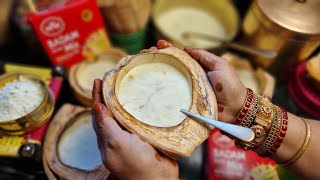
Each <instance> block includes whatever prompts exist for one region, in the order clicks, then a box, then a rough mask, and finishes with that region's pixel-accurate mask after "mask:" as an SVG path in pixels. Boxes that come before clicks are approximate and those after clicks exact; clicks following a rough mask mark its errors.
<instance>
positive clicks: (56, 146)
mask: <svg viewBox="0 0 320 180" xmlns="http://www.w3.org/2000/svg"><path fill="white" fill-rule="evenodd" d="M43 151H44V152H43V164H44V167H45V172H46V173H47V176H48V178H49V179H107V178H108V176H109V175H110V172H109V171H108V170H107V169H106V168H105V166H104V165H103V163H102V160H101V155H100V152H99V150H98V145H97V139H96V136H95V132H94V131H93V127H92V118H91V111H90V110H87V109H85V108H83V107H79V106H73V105H71V104H65V105H63V106H62V107H61V109H60V110H59V111H58V113H57V114H56V116H55V117H54V119H53V120H52V122H51V123H50V125H49V128H48V131H47V134H46V137H45V141H44V150H43Z"/></svg>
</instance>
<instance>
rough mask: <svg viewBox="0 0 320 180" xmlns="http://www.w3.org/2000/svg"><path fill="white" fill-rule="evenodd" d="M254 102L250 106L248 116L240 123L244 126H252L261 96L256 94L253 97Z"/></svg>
mask: <svg viewBox="0 0 320 180" xmlns="http://www.w3.org/2000/svg"><path fill="white" fill-rule="evenodd" d="M253 98H254V99H253V102H252V103H251V106H250V111H249V113H248V114H247V116H246V118H245V119H244V120H243V121H242V122H241V123H240V126H243V127H250V126H251V124H252V122H253V121H254V119H255V118H256V114H257V111H258V108H259V101H260V97H259V96H254V97H253Z"/></svg>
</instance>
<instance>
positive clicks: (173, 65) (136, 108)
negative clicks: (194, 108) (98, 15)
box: [116, 54, 192, 127]
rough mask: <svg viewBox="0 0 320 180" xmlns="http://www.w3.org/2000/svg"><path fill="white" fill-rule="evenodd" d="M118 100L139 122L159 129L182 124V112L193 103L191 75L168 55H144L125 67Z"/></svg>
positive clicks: (183, 117) (118, 85)
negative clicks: (181, 110)
mask: <svg viewBox="0 0 320 180" xmlns="http://www.w3.org/2000/svg"><path fill="white" fill-rule="evenodd" d="M116 97H117V99H118V101H119V103H120V104H121V105H122V107H123V108H124V109H125V110H126V111H127V112H128V113H130V114H131V115H132V116H133V117H135V118H136V119H137V120H139V121H141V122H143V123H145V124H148V125H151V126H156V127H172V126H176V125H179V124H180V123H181V122H182V121H183V120H184V119H185V118H186V116H185V115H184V114H183V113H181V112H180V109H189V108H190V106H191V103H192V85H191V76H190V73H189V72H188V71H187V69H186V68H185V67H184V66H183V65H182V64H180V63H179V62H177V60H175V59H173V57H171V56H168V55H159V54H156V55H140V56H137V57H135V58H134V59H133V60H132V61H131V62H130V64H129V65H127V66H126V67H124V68H123V69H122V70H121V71H120V73H119V75H118V78H117V81H116Z"/></svg>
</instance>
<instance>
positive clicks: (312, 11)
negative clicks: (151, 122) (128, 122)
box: [0, 0, 320, 180]
mask: <svg viewBox="0 0 320 180" xmlns="http://www.w3.org/2000/svg"><path fill="white" fill-rule="evenodd" d="M82 1H83V2H86V1H88V2H91V3H90V4H89V3H88V4H86V3H83V5H82V4H81V3H79V2H82ZM77 3H78V5H77ZM77 8H78V9H80V10H81V12H82V10H88V9H89V10H88V12H89V13H87V14H82V16H81V17H82V18H83V20H84V21H90V23H91V24H90V25H87V26H86V25H85V24H83V23H81V22H78V21H77V20H76V19H72V18H74V17H73V15H74V14H76V13H77V12H78V10H77ZM80 10H79V11H80ZM96 10H97V11H96ZM91 11H92V12H93V13H92V14H91V13H90V12H91ZM68 13H69V14H68ZM0 14H1V15H0V74H6V73H9V72H11V71H12V69H15V71H20V70H21V71H23V70H22V69H24V68H25V67H29V66H30V67H31V68H36V69H42V68H43V69H45V70H48V72H49V74H50V78H55V77H57V78H58V79H60V80H61V82H60V83H61V84H59V86H58V89H59V90H58V93H57V94H59V96H57V99H56V102H55V112H56V111H57V110H58V109H59V108H60V107H61V106H62V105H63V104H65V103H71V104H75V105H82V106H86V105H87V104H88V103H85V102H84V101H83V98H82V99H81V98H79V94H77V92H76V90H74V87H72V83H71V82H70V71H71V69H72V67H73V66H76V65H77V64H78V63H80V62H82V61H86V60H89V61H90V60H92V59H95V58H96V57H98V56H99V55H100V54H101V53H102V52H104V51H105V50H107V49H109V48H111V49H113V48H116V49H118V50H120V51H121V53H123V54H130V55H131V54H137V53H139V52H140V51H141V50H143V49H146V48H149V47H151V46H154V45H155V44H156V42H157V40H159V39H165V40H168V41H169V42H171V43H173V44H174V45H175V46H177V47H181V48H182V47H184V46H186V45H188V46H192V47H196V48H201V49H205V50H208V51H210V52H212V53H215V54H217V55H220V56H222V57H224V58H225V59H227V60H228V61H230V63H231V64H232V65H233V66H234V67H235V69H236V70H237V73H238V74H239V76H240V78H241V80H242V82H243V83H244V84H245V85H246V86H247V87H250V88H251V89H253V90H254V91H255V93H259V94H264V95H267V96H269V97H272V101H273V102H274V103H275V104H277V105H279V106H281V107H284V108H285V109H287V110H288V111H289V112H291V113H293V114H296V115H299V116H303V117H307V118H317V119H320V113H319V112H320V48H319V44H320V18H319V17H320V2H319V1H318V0H282V1H277V0H242V1H240V0H118V1H117V0H98V1H97V2H96V1H95V0H81V1H76V0H69V1H68V0H1V1H0ZM58 15H61V17H62V16H63V17H64V18H65V19H63V20H64V23H65V24H63V25H64V26H65V29H67V30H69V29H70V32H71V31H73V30H74V29H75V30H74V31H76V30H77V31H78V35H79V36H80V39H81V38H82V37H84V39H85V40H83V41H82V40H81V41H80V40H79V44H77V46H79V49H80V50H81V53H79V54H80V55H78V54H77V55H74V56H72V58H69V59H68V58H67V59H66V58H65V57H66V54H68V53H69V52H66V51H65V52H59V54H58V53H57V51H58V50H57V49H52V48H51V47H50V46H48V41H49V40H52V43H57V44H59V43H64V42H63V41H67V40H61V39H59V35H61V34H58V35H54V34H55V33H56V32H54V31H52V29H48V28H49V27H50V26H47V27H45V28H47V29H45V30H47V31H48V32H49V33H51V34H50V36H46V35H43V34H42V33H43V29H41V27H42V25H43V23H42V20H43V19H45V18H47V17H50V16H55V17H58ZM100 15H101V16H100ZM68 18H70V19H68ZM49 25H50V24H49ZM39 29H40V30H39ZM91 29H92V30H91ZM97 30H102V31H99V33H100V32H102V35H101V33H100V34H99V36H98V35H97V36H95V37H93V36H92V37H91V36H90V37H91V39H89V35H87V32H89V31H90V32H91V31H92V32H98V31H97ZM52 34H53V35H52ZM51 35H52V36H51ZM67 35H68V34H66V36H65V38H72V36H71V35H70V37H69V35H68V37H67ZM87 36H88V37H87ZM50 38H51V39H50ZM52 38H57V39H52ZM86 38H87V39H86ZM92 39H93V40H92ZM89 40H91V41H92V42H89ZM52 46H53V45H52ZM50 48H51V49H50ZM118 54H119V53H118ZM60 57H61V58H60ZM62 57H63V58H64V60H61V59H63V58H62ZM70 57H71V55H70ZM59 58H60V59H59ZM29 71H30V70H29ZM29 71H28V72H29ZM31 71H32V70H31ZM80 94H81V93H80ZM84 96H85V95H84ZM89 104H90V103H89ZM0 113H1V112H0ZM43 129H44V130H43V132H44V133H42V137H41V138H38V140H39V142H40V143H36V144H34V143H32V141H30V139H29V140H26V139H28V138H27V137H26V135H24V136H23V138H24V139H25V140H24V141H23V142H21V143H18V144H15V145H13V142H15V140H8V138H5V139H4V138H3V137H2V139H0V144H1V146H3V147H0V148H2V149H1V150H0V151H1V153H0V156H1V158H0V179H47V176H46V174H45V172H44V170H43V165H42V162H41V159H42V158H41V155H42V154H41V152H42V151H41V149H42V144H41V141H42V139H43V136H44V134H45V130H46V128H43ZM10 137H11V136H10ZM28 137H29V136H28ZM32 137H33V136H32ZM12 138H13V137H12ZM13 139H15V138H13ZM31 139H32V138H31ZM213 139H214V133H212V135H211V136H210V138H209V140H208V141H209V142H205V143H204V144H203V145H201V146H199V148H198V149H197V150H196V151H195V152H194V153H193V155H192V156H191V157H189V158H184V159H180V160H179V167H180V176H181V178H182V179H190V180H191V179H245V178H250V177H251V178H254V176H253V174H254V173H253V170H252V169H254V167H255V166H254V165H257V164H267V165H270V164H271V165H272V167H275V168H274V169H273V171H275V172H276V173H277V174H276V175H274V176H271V175H270V177H273V178H275V179H279V178H280V179H286V178H289V177H290V178H293V177H292V176H291V175H290V174H288V173H287V172H285V171H284V170H283V169H281V168H280V167H277V166H276V164H274V162H269V161H268V162H264V160H261V159H255V158H256V157H253V158H252V159H254V160H252V159H251V160H250V162H249V161H248V162H244V161H243V162H242V161H241V162H236V163H235V161H236V160H232V162H233V163H235V165H234V166H236V167H232V165H230V164H229V165H225V164H223V165H221V164H220V163H217V161H216V160H215V159H214V157H213V154H214V150H215V148H217V145H216V144H215V143H213ZM215 139H218V137H215ZM9 141H10V142H9ZM13 147H14V148H16V150H15V151H14V153H13V154H12V153H11V154H10V153H7V152H8V149H10V148H13ZM218 149H219V148H218ZM231 151H233V150H230V152H231ZM226 152H229V151H226ZM235 152H237V151H235ZM249 157H251V154H249V155H247V158H248V159H250V158H249ZM212 158H213V159H212ZM216 158H217V157H216ZM221 161H224V162H225V163H228V162H229V160H226V159H222V160H221ZM230 161H231V160H230ZM270 161H271V160H270ZM241 163H243V164H241ZM248 164H254V165H252V166H251V165H250V166H249V165H248ZM240 167H241V168H240ZM219 168H220V170H221V169H222V170H221V171H222V172H232V171H241V172H242V171H243V172H244V173H242V174H241V175H237V174H230V173H229V174H228V173H221V171H215V170H214V169H219ZM239 168H240V169H239ZM262 169H263V168H262ZM263 171H264V172H267V173H265V174H264V175H263V176H262V179H267V177H269V174H270V171H269V169H268V168H264V169H263ZM268 173H269V174H268ZM56 177H58V176H56ZM254 179H257V178H254ZM258 179H259V178H258Z"/></svg>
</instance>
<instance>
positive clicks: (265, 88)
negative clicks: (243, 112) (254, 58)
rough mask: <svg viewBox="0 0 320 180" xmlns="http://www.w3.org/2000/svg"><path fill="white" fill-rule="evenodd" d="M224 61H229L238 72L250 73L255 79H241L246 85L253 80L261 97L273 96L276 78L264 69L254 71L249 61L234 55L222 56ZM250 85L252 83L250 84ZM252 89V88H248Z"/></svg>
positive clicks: (226, 54) (256, 91)
mask: <svg viewBox="0 0 320 180" xmlns="http://www.w3.org/2000/svg"><path fill="white" fill-rule="evenodd" d="M222 57H223V58H224V59H226V60H227V61H229V63H230V64H231V65H232V66H233V67H234V68H235V69H236V70H245V71H247V72H248V73H250V74H251V75H252V76H253V77H252V78H250V79H249V78H247V79H245V78H242V79H241V77H240V79H241V80H242V81H243V83H244V84H246V82H244V81H246V80H253V81H255V82H251V84H252V83H256V84H257V87H258V88H257V90H255V93H257V94H260V95H266V96H268V97H272V96H273V91H274V88H275V78H274V77H273V76H272V75H271V74H269V73H268V72H267V71H265V70H264V69H262V68H257V69H254V68H253V67H252V65H251V64H250V62H249V60H247V59H245V58H241V57H239V56H237V55H235V54H232V53H225V54H224V55H223V56H222ZM249 84H250V83H249ZM248 88H251V87H248Z"/></svg>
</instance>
